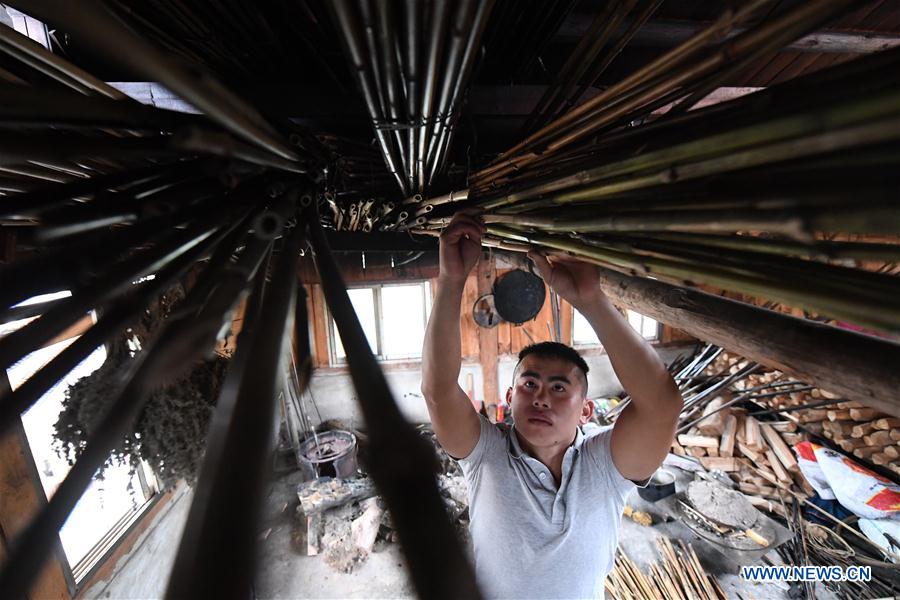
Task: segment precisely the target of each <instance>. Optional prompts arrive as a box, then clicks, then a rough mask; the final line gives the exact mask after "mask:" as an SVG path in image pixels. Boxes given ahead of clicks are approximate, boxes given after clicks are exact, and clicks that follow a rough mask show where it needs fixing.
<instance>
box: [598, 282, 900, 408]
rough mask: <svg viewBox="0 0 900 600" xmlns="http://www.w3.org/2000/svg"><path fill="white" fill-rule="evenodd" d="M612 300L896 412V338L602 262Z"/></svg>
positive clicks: (899, 353) (899, 360) (899, 378)
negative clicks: (635, 273) (624, 271)
mask: <svg viewBox="0 0 900 600" xmlns="http://www.w3.org/2000/svg"><path fill="white" fill-rule="evenodd" d="M600 284H601V287H602V290H603V292H604V293H605V294H606V295H607V296H609V297H610V299H611V300H613V301H617V302H619V303H621V304H624V305H625V306H627V307H628V308H631V309H632V310H635V311H637V312H639V313H641V314H643V315H647V316H648V317H650V318H653V319H656V320H657V321H661V322H663V323H666V324H667V325H670V326H672V327H676V328H678V329H682V330H684V331H686V332H688V333H690V334H691V335H693V336H694V337H697V338H699V339H701V340H704V341H706V342H710V343H713V344H717V345H719V346H722V347H725V348H727V349H729V350H731V351H733V352H736V353H739V354H740V355H741V356H744V357H746V358H748V359H750V360H754V361H756V362H759V363H762V364H764V365H768V366H770V367H773V368H775V369H778V370H779V371H781V372H783V373H787V374H789V375H790V376H792V377H796V378H798V379H800V380H803V381H809V382H811V383H812V384H813V385H816V386H818V387H820V388H825V389H827V390H829V391H830V392H832V393H834V394H838V395H840V396H841V397H843V398H846V399H847V400H855V401H858V402H862V403H864V404H866V405H867V406H871V407H872V408H874V409H878V410H881V411H884V412H886V413H888V414H890V415H893V416H896V417H900V396H898V394H897V390H898V389H900V369H898V368H897V365H900V344H897V343H896V342H893V341H890V340H886V339H881V338H878V337H875V336H869V335H864V334H861V333H857V332H854V331H850V330H848V329H844V328H839V327H833V326H831V325H825V324H822V323H816V322H814V321H811V320H807V319H803V318H798V317H793V316H789V315H786V314H782V313H779V312H776V311H772V310H767V309H763V308H759V307H757V306H752V305H750V304H747V303H744V302H739V301H736V300H730V299H727V298H722V297H720V296H716V295H714V294H709V293H706V292H701V291H698V290H694V289H689V288H684V287H678V286H674V285H670V284H667V283H663V282H662V281H658V280H654V279H648V278H645V277H632V276H629V275H623V274H621V273H617V272H615V271H610V270H608V269H602V270H601V276H600Z"/></svg>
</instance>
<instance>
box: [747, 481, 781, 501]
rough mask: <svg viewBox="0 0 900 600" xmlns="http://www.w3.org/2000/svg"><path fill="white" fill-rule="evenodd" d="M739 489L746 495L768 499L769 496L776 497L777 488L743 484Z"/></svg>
mask: <svg viewBox="0 0 900 600" xmlns="http://www.w3.org/2000/svg"><path fill="white" fill-rule="evenodd" d="M738 489H739V490H740V491H741V492H743V493H745V494H751V495H753V496H761V497H764V498H767V497H769V496H775V489H776V488H774V487H772V486H769V485H754V484H752V483H742V484H740V485H739V486H738Z"/></svg>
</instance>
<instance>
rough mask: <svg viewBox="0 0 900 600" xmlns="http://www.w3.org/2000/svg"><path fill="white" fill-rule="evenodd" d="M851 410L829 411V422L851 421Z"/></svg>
mask: <svg viewBox="0 0 900 600" xmlns="http://www.w3.org/2000/svg"><path fill="white" fill-rule="evenodd" d="M850 419H851V417H850V410H849V409H848V410H829V411H828V420H829V421H849V420H850Z"/></svg>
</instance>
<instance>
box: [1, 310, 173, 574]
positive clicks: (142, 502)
mask: <svg viewBox="0 0 900 600" xmlns="http://www.w3.org/2000/svg"><path fill="white" fill-rule="evenodd" d="M65 295H68V294H65ZM49 299H52V298H51V297H42V298H41V299H40V300H38V301H47V300H49ZM33 300H34V299H33ZM27 303H31V301H28V302H27ZM27 303H23V305H25V304H27ZM31 320H32V319H22V320H19V321H13V322H10V323H5V324H3V325H2V326H0V336H2V335H5V334H8V333H10V332H12V331H15V330H16V329H18V328H20V327H23V326H24V325H26V324H27V323H28V322H29V321H31ZM75 339H77V338H76V337H73V338H70V339H68V340H64V341H61V342H57V343H55V344H52V345H49V346H46V347H44V348H41V349H39V350H36V351H35V352H32V353H31V354H29V355H28V356H26V357H24V358H22V359H21V360H20V361H19V362H17V363H16V364H14V365H13V366H12V367H10V368H9V369H8V370H7V376H8V377H9V383H10V386H11V387H12V389H13V390H15V389H16V388H18V387H19V386H20V385H22V383H24V382H25V381H26V380H27V379H28V378H29V377H31V376H32V375H33V374H34V373H35V372H37V371H38V370H39V369H41V368H42V367H43V366H44V365H46V364H47V363H48V362H50V361H51V360H53V358H55V357H56V356H57V355H58V354H59V353H60V352H62V351H63V350H64V349H65V348H66V346H68V345H69V344H71V343H72V342H74V341H75ZM104 360H106V350H105V349H104V348H103V347H99V348H97V349H96V350H94V352H92V353H91V354H90V355H89V356H88V357H87V358H85V359H84V360H83V361H82V362H81V363H80V364H79V365H78V366H77V367H75V368H74V369H73V370H72V371H71V372H70V373H69V374H68V375H66V376H65V377H64V378H63V379H62V380H60V381H59V382H57V383H56V385H54V386H53V387H52V388H51V389H50V390H48V391H47V392H46V393H45V394H44V395H43V396H42V397H41V398H40V399H39V400H38V401H37V402H36V403H35V404H34V405H33V406H32V407H31V408H30V409H28V411H26V412H25V413H24V414H23V415H22V425H23V427H24V429H25V436H26V438H27V440H28V446H29V449H30V451H31V455H32V457H33V459H34V464H35V466H36V467H37V470H38V474H39V477H40V480H41V485H42V487H43V489H44V493H45V494H46V496H47V498H51V497H52V496H53V494H54V492H55V491H56V488H57V487H58V486H59V484H60V483H61V482H62V481H63V479H65V477H66V475H67V474H68V472H69V469H70V467H69V464H68V463H67V462H66V460H65V459H64V458H61V457H60V456H58V455H57V453H56V450H55V444H54V437H53V427H54V424H55V423H56V421H57V418H58V417H59V413H60V412H61V411H62V401H63V398H64V397H65V392H66V389H67V388H68V386H69V385H71V384H72V383H74V382H76V381H78V380H79V379H80V378H82V377H85V376H87V375H90V374H91V373H92V372H94V371H95V370H96V369H98V368H99V367H100V366H101V365H102V364H103V362H104ZM157 491H158V487H157V484H156V481H155V479H154V477H153V474H152V472H151V471H150V470H149V468H147V466H146V465H143V464H142V465H140V466H139V468H138V469H137V473H135V474H134V475H131V474H130V468H129V466H127V465H123V466H118V465H117V466H112V467H107V468H106V470H105V471H104V473H103V478H102V479H99V478H96V477H95V478H94V480H93V481H92V482H91V484H90V486H89V487H88V488H87V490H86V491H85V493H84V495H83V496H82V497H81V499H80V500H79V501H78V504H76V506H75V509H74V510H73V511H72V513H71V515H70V516H69V519H68V520H67V521H66V523H65V525H63V527H62V529H61V530H60V533H59V536H60V541H61V542H62V547H63V551H64V552H65V555H66V559H67V562H68V563H69V567H70V569H71V570H72V573H73V575H74V578H75V581H76V583H77V582H79V581H80V580H81V579H83V578H84V576H85V575H87V574H88V573H89V572H90V570H91V569H92V568H93V567H94V566H95V565H96V564H97V563H98V562H99V561H100V560H101V559H102V558H103V557H104V556H105V554H106V552H107V551H108V550H109V549H110V548H111V547H112V545H113V544H114V543H115V541H116V540H117V539H118V537H119V536H120V535H121V534H122V533H124V532H125V531H126V530H127V529H128V527H129V526H130V525H131V524H132V523H133V522H134V521H135V520H136V519H137V518H139V517H140V515H141V514H142V513H143V511H144V510H145V509H146V508H147V507H149V505H150V500H151V499H152V498H153V497H154V495H155V494H156V492H157Z"/></svg>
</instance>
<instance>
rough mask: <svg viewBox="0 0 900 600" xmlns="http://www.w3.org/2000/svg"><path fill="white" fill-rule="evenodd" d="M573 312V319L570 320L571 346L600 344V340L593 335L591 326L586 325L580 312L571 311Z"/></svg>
mask: <svg viewBox="0 0 900 600" xmlns="http://www.w3.org/2000/svg"><path fill="white" fill-rule="evenodd" d="M572 310H573V311H574V313H575V314H574V315H573V319H572V345H573V346H597V345H599V344H600V339H599V338H598V337H597V334H596V333H594V328H593V327H591V324H590V323H588V320H587V319H585V318H584V315H582V314H581V313H580V312H578V311H577V310H575V309H574V308H573V309H572Z"/></svg>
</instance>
